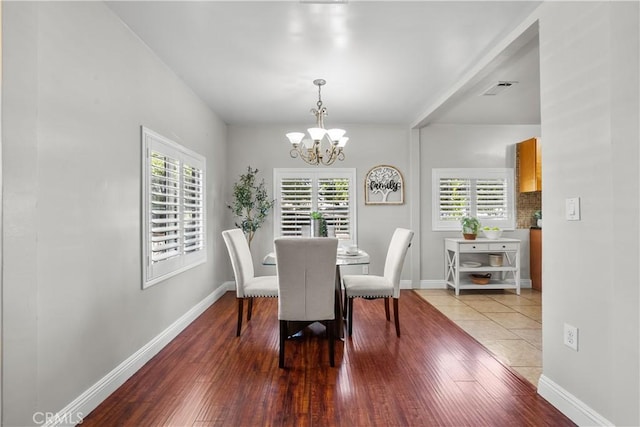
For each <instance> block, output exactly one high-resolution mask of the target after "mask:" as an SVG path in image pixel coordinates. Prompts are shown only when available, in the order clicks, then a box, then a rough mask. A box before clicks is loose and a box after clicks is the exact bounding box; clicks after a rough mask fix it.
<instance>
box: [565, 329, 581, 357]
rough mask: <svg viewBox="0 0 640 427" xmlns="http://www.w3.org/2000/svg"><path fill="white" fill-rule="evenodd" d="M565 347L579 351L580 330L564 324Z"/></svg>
mask: <svg viewBox="0 0 640 427" xmlns="http://www.w3.org/2000/svg"><path fill="white" fill-rule="evenodd" d="M564 345H566V346H567V347H569V348H572V349H574V350H575V351H578V328H576V327H575V326H571V325H569V324H568V323H565V324H564Z"/></svg>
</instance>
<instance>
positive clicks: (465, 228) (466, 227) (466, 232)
mask: <svg viewBox="0 0 640 427" xmlns="http://www.w3.org/2000/svg"><path fill="white" fill-rule="evenodd" d="M460 224H462V236H463V237H464V238H465V239H466V240H475V239H476V236H477V235H478V230H479V229H480V221H478V219H477V218H476V217H473V216H465V217H463V218H462V219H461V220H460Z"/></svg>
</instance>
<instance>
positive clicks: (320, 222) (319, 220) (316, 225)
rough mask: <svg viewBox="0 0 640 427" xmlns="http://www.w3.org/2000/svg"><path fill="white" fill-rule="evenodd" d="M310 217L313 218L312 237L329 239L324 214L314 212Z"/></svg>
mask: <svg viewBox="0 0 640 427" xmlns="http://www.w3.org/2000/svg"><path fill="white" fill-rule="evenodd" d="M309 216H310V217H311V236H313V237H327V220H325V219H324V217H323V216H322V213H321V212H318V211H313V212H311V213H310V214H309Z"/></svg>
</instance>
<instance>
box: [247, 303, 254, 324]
mask: <svg viewBox="0 0 640 427" xmlns="http://www.w3.org/2000/svg"><path fill="white" fill-rule="evenodd" d="M251 311H253V298H249V307H247V321H249V320H251Z"/></svg>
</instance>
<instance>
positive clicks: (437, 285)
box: [400, 279, 531, 289]
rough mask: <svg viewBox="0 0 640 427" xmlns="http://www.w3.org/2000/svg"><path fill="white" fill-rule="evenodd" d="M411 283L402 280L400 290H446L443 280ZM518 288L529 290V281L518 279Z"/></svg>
mask: <svg viewBox="0 0 640 427" xmlns="http://www.w3.org/2000/svg"><path fill="white" fill-rule="evenodd" d="M509 281H512V280H507V282H509ZM404 282H406V283H405V286H403V283H404ZM411 285H412V282H411V281H410V280H402V281H401V282H400V288H402V289H446V288H447V284H446V283H445V281H444V280H437V279H436V280H426V279H425V280H420V283H419V284H418V287H417V288H415V287H412V286H411ZM520 288H521V289H527V288H531V279H520Z"/></svg>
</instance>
